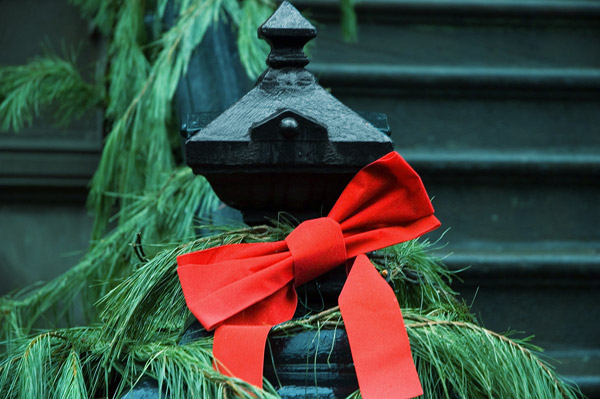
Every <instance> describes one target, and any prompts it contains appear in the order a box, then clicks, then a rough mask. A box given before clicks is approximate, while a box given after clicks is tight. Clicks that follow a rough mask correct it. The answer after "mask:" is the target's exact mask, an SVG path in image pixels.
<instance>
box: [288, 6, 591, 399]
mask: <svg viewBox="0 0 600 399" xmlns="http://www.w3.org/2000/svg"><path fill="white" fill-rule="evenodd" d="M338 4H339V3H338V1H337V0H318V1H317V0H314V1H296V2H294V5H295V6H297V7H298V8H299V9H301V10H304V12H305V15H308V16H311V15H312V16H314V18H315V20H316V21H315V23H316V24H317V25H316V26H317V28H318V30H319V35H318V39H317V40H315V41H314V46H313V47H312V48H311V49H310V51H311V59H312V62H311V64H310V65H309V66H308V68H309V69H311V70H312V71H313V72H314V73H315V74H316V75H317V76H318V77H319V79H320V83H321V84H322V85H323V86H324V87H329V88H331V91H332V93H333V94H334V95H335V96H336V97H338V98H339V99H340V100H341V101H342V102H344V103H345V104H347V105H348V106H350V107H351V108H353V109H355V110H361V111H374V112H384V113H386V114H387V115H388V118H389V122H390V125H391V127H392V132H393V133H392V138H393V140H394V142H395V146H396V149H397V151H399V152H400V153H401V154H402V155H403V156H404V157H405V158H406V159H407V160H408V161H409V162H410V163H411V164H412V165H413V166H414V167H415V169H416V170H417V171H418V172H419V173H420V175H421V176H422V178H423V180H424V183H425V186H426V187H427V189H428V192H429V194H430V196H431V197H433V204H434V206H435V208H436V213H437V215H438V217H439V218H440V220H442V223H443V228H442V229H444V228H445V229H449V230H448V231H447V232H446V233H445V235H444V236H443V237H442V238H441V240H440V243H446V242H447V243H448V245H447V246H445V247H444V248H442V249H440V250H439V253H440V254H442V255H444V254H448V253H451V255H450V256H448V257H447V258H446V264H447V265H448V266H449V267H450V268H452V269H457V270H458V269H464V268H465V267H469V268H468V269H467V270H465V271H463V272H461V273H460V277H461V279H462V280H463V282H462V283H461V282H458V281H457V282H456V283H455V285H454V287H455V288H456V289H457V290H458V291H460V293H461V294H462V295H463V297H464V298H465V300H466V301H467V302H468V303H471V302H472V303H473V311H474V312H475V313H477V314H479V316H480V318H481V319H482V321H483V322H484V324H485V326H487V327H489V328H491V329H493V330H495V331H506V330H509V329H510V330H517V331H525V332H526V333H527V334H528V335H529V334H534V335H535V340H534V343H536V344H538V345H540V346H542V347H544V348H545V349H546V356H547V359H546V360H548V362H550V363H551V364H553V365H554V366H556V368H557V370H558V372H559V373H560V374H561V375H562V376H564V377H565V378H567V379H570V380H572V381H575V382H576V383H577V384H578V385H579V386H580V387H581V389H582V391H583V392H584V393H585V394H586V395H587V396H588V397H590V398H600V333H599V332H598V330H599V329H598V327H599V326H600V306H599V305H600V290H599V288H600V227H599V224H600V210H599V205H600V1H595V0H594V1H591V0H590V1H578V0H564V1H563V0H525V1H516V0H514V1H513V0H462V1H453V0H364V1H362V2H357V5H356V9H357V14H358V17H359V18H358V20H359V42H358V43H356V44H348V43H346V42H344V40H343V39H342V36H341V33H340V28H339V9H338V7H339V5H338ZM439 236H440V234H439V233H437V234H436V235H433V236H432V237H431V238H432V239H437V238H438V237H439Z"/></svg>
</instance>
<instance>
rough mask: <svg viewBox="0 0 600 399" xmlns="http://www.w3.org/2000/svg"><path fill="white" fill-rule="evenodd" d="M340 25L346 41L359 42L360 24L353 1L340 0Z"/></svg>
mask: <svg viewBox="0 0 600 399" xmlns="http://www.w3.org/2000/svg"><path fill="white" fill-rule="evenodd" d="M340 12H341V18H340V25H341V28H342V35H343V37H344V40H346V41H348V42H357V41H358V23H357V22H356V11H355V10H354V1H353V0H340Z"/></svg>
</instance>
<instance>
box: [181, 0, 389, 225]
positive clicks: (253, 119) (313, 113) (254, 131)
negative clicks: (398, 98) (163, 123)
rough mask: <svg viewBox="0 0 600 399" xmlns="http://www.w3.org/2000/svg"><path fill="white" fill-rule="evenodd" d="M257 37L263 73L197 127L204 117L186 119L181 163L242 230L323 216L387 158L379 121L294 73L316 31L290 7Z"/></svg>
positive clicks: (283, 7) (385, 139)
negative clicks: (363, 173)
mask: <svg viewBox="0 0 600 399" xmlns="http://www.w3.org/2000/svg"><path fill="white" fill-rule="evenodd" d="M258 34H259V36H260V37H262V38H264V39H265V40H266V41H267V42H268V43H269V45H270V46H271V54H269V57H268V59H267V65H268V66H269V68H268V69H267V70H266V71H265V72H264V73H263V74H262V76H261V77H260V78H259V79H258V82H257V83H256V86H255V87H254V89H252V90H250V92H248V93H247V94H246V95H245V96H244V97H242V99H241V100H239V101H238V102H237V103H236V104H234V105H233V106H231V107H230V108H229V109H227V110H226V111H225V112H223V113H222V114H221V115H220V116H218V117H217V118H216V119H214V120H213V121H212V122H211V123H209V124H208V125H207V126H204V125H205V121H206V117H205V116H204V115H202V114H189V115H188V118H187V122H186V129H187V134H188V137H189V139H188V140H187V142H186V145H185V146H186V156H187V163H188V165H189V166H190V167H191V168H192V169H193V171H194V173H197V174H202V175H204V176H206V178H207V179H208V180H209V182H210V183H211V185H212V187H213V189H214V190H215V192H216V193H217V195H218V196H219V198H221V200H222V201H223V202H225V203H226V204H228V205H229V206H231V207H233V208H236V209H239V210H241V211H242V214H243V215H244V221H245V222H246V223H248V224H262V223H265V222H266V221H267V219H266V217H269V218H275V219H276V218H277V213H278V212H280V211H286V212H289V213H290V214H292V215H294V216H295V217H296V218H298V219H299V220H304V219H308V218H313V217H319V216H324V215H326V214H327V212H328V211H329V209H330V208H331V206H333V203H334V202H335V200H336V199H337V197H338V196H339V194H340V193H341V191H342V190H343V188H344V186H345V185H346V184H347V183H348V182H349V181H350V179H351V178H352V176H353V175H354V174H355V173H356V172H357V171H358V170H359V169H360V168H362V167H363V166H365V165H366V164H368V163H370V162H372V161H374V160H376V159H377V158H379V157H380V156H382V155H384V154H386V153H388V152H389V151H391V150H392V142H391V140H390V138H389V137H388V136H387V135H386V134H385V130H386V128H385V125H386V124H387V123H386V122H385V120H384V123H383V125H384V127H383V128H382V129H381V130H378V129H377V128H375V127H374V126H373V125H372V124H371V123H369V122H367V121H366V120H365V119H363V117H361V116H359V115H358V114H357V113H355V112H354V111H352V110H350V109H349V108H348V107H346V106H345V105H343V104H342V103H341V102H339V101H338V100H337V99H335V98H334V97H333V96H332V95H330V94H329V93H328V92H327V91H326V90H325V89H323V88H322V87H321V86H319V84H318V83H317V81H316V79H315V77H314V76H313V75H312V74H311V73H310V72H308V71H307V70H305V69H304V66H305V65H306V64H308V62H309V61H308V58H306V55H305V54H304V52H303V50H302V48H303V47H304V45H305V44H306V43H307V42H308V41H309V40H310V39H312V38H314V37H315V36H316V34H317V32H316V29H315V27H314V26H312V25H311V24H310V23H309V22H308V21H307V20H306V19H304V17H302V15H301V14H300V13H299V12H298V11H297V10H296V9H295V8H294V7H293V6H292V5H291V4H290V3H288V2H284V3H282V5H281V6H280V7H279V9H278V10H277V11H276V12H275V13H274V14H273V15H272V16H271V18H269V19H268V20H267V21H266V22H265V23H264V24H263V25H262V26H261V27H260V28H259V29H258ZM375 117H379V118H380V120H379V122H381V115H375ZM379 124H380V125H381V123H379Z"/></svg>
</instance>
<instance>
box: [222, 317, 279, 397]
mask: <svg viewBox="0 0 600 399" xmlns="http://www.w3.org/2000/svg"><path fill="white" fill-rule="evenodd" d="M271 327H272V326H268V325H266V326H235V325H233V326H232V325H222V326H220V327H217V329H216V330H215V338H214V341H213V356H214V357H215V363H216V364H215V368H216V369H217V370H218V371H219V372H220V373H222V374H225V375H228V376H230V377H236V378H239V379H241V380H244V381H246V382H248V383H250V384H252V385H254V386H257V387H259V388H262V386H263V384H262V383H263V363H264V356H265V345H266V343H267V335H268V334H269V331H270V330H271Z"/></svg>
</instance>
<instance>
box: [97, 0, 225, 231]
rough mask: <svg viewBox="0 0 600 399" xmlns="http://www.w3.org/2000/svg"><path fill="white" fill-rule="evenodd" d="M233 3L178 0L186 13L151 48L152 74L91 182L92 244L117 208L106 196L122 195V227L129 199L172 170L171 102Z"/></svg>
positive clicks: (111, 138) (119, 124)
mask: <svg viewBox="0 0 600 399" xmlns="http://www.w3.org/2000/svg"><path fill="white" fill-rule="evenodd" d="M231 1H234V0H210V1H206V0H195V1H193V2H190V4H189V5H187V3H188V2H187V1H182V2H181V4H182V6H185V5H187V8H185V9H183V11H182V12H181V13H180V15H179V18H178V20H177V23H176V25H175V26H174V27H173V28H171V29H170V30H169V31H167V32H165V33H164V34H163V35H162V37H161V38H160V39H159V40H158V41H157V42H155V43H154V44H153V46H154V47H153V50H155V51H156V54H157V55H156V58H155V59H154V61H153V62H152V67H151V69H150V72H149V74H148V76H147V78H146V80H145V82H144V84H143V86H142V87H141V89H140V90H139V91H138V92H137V94H136V95H135V97H134V98H133V99H132V100H131V102H130V103H129V105H128V106H127V109H125V110H124V111H123V112H122V113H121V114H120V116H119V118H118V119H117V120H116V121H115V123H114V125H113V128H112V130H111V131H110V133H109V135H108V137H107V141H106V144H105V149H104V151H103V153H102V157H101V160H100V164H99V166H98V169H97V171H96V173H95V174H94V177H93V179H92V182H91V190H90V194H89V197H88V207H89V209H90V210H92V211H93V212H95V220H94V228H93V234H92V237H93V238H94V239H98V238H99V237H101V236H102V233H103V232H104V230H105V228H106V225H107V220H108V219H109V218H110V217H111V215H112V213H113V207H114V206H115V204H116V200H115V197H113V196H110V195H109V193H119V194H120V195H121V197H120V198H121V203H120V208H121V209H122V211H121V212H120V223H122V222H123V221H125V220H127V219H129V217H130V215H129V214H128V212H127V209H128V208H129V204H130V202H131V201H130V200H129V198H130V197H131V196H135V195H142V194H143V193H144V192H147V191H148V190H154V189H155V188H156V187H157V186H159V185H160V183H161V182H160V176H161V174H162V173H164V172H168V171H170V170H172V168H173V165H174V160H173V155H172V153H171V148H170V143H169V134H168V131H167V126H166V123H167V121H168V120H169V117H170V115H171V100H172V98H173V95H174V93H175V89H176V87H177V83H178V81H179V78H180V77H181V76H182V75H183V74H184V73H185V72H186V68H187V65H188V62H189V59H190V56H191V53H192V51H193V50H194V49H195V48H196V46H197V45H198V44H199V43H200V41H201V40H202V38H203V37H204V33H205V32H206V29H207V28H208V27H209V26H210V25H211V24H212V23H213V22H215V21H216V20H217V19H218V17H219V13H220V11H221V8H222V6H223V4H224V3H227V2H231ZM134 11H135V10H132V11H129V12H130V13H132V14H133V13H134ZM136 15H137V14H136ZM130 17H131V18H134V17H133V16H131V15H130ZM121 18H124V16H121ZM115 109H116V108H115ZM115 176H118V177H119V178H118V179H115ZM123 210H124V211H123Z"/></svg>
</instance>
